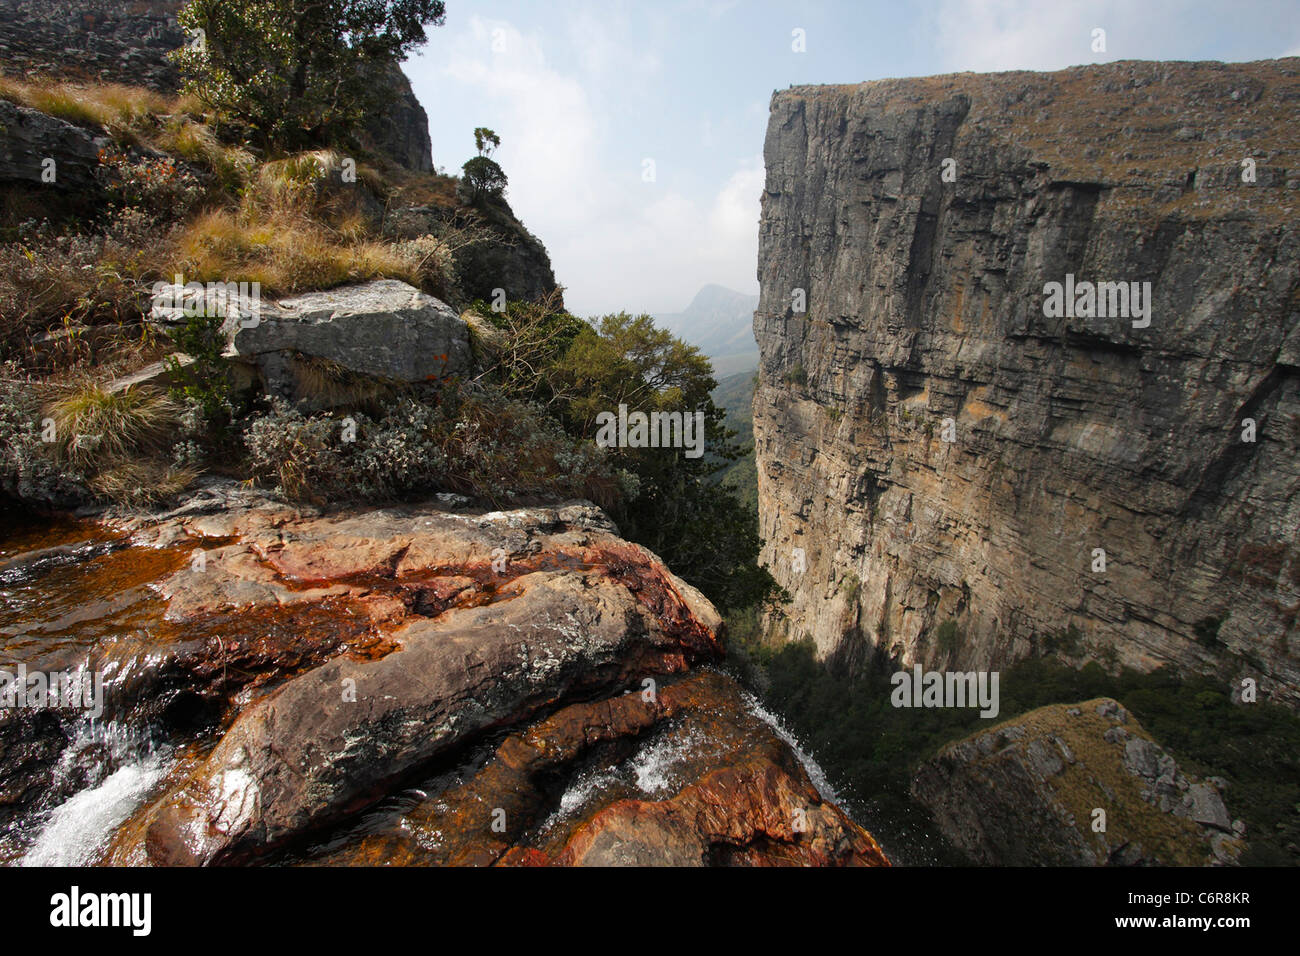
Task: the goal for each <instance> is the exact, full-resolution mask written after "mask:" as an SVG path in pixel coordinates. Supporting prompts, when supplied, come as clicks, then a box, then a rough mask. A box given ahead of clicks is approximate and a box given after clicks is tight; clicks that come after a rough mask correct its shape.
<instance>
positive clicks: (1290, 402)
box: [754, 59, 1300, 704]
mask: <svg viewBox="0 0 1300 956" xmlns="http://www.w3.org/2000/svg"><path fill="white" fill-rule="evenodd" d="M1298 114H1300V60H1298V59H1285V60H1276V61H1266V62H1258V63H1246V64H1220V63H1139V62H1121V63H1114V64H1108V65H1104V66H1090V67H1080V68H1074V69H1070V70H1065V71H1062V72H1059V73H1050V74H1035V73H1023V72H1021V73H1003V74H995V75H974V74H960V75H951V76H940V77H931V78H925V79H913V80H887V81H881V82H875V83H867V84H862V85H858V86H837V87H797V88H792V89H789V90H786V91H783V92H779V93H777V94H775V95H774V97H773V99H772V107H771V119H770V123H769V127H768V133H767V141H766V147H765V153H766V163H767V183H766V189H765V192H764V195H763V216H762V224H761V229H760V248H759V279H760V282H761V286H762V293H761V299H760V303H759V307H758V310H757V311H756V313H755V318H754V330H755V335H756V337H757V339H758V343H759V347H760V350H761V359H762V361H761V373H760V374H761V380H760V384H759V387H758V390H757V392H756V395H755V399H754V433H755V445H756V451H757V459H758V486H759V506H760V512H761V523H762V533H763V537H764V541H765V545H764V548H765V550H764V559H765V561H766V563H767V564H768V565H769V566H770V567H771V568H772V570H773V572H774V573H775V574H776V576H777V578H778V580H779V581H780V583H781V584H782V585H784V586H785V587H786V588H787V589H788V590H789V591H790V593H791V595H792V596H793V599H794V600H793V603H792V604H791V605H790V606H789V608H788V614H787V615H786V617H785V619H784V621H783V622H781V623H779V624H778V626H779V627H781V628H783V629H784V633H785V636H786V637H788V638H790V639H797V638H801V637H804V636H811V637H812V638H813V639H814V640H815V642H816V644H817V647H818V650H819V652H820V653H821V654H822V655H824V656H827V657H837V658H840V659H842V660H847V661H848V662H850V663H852V662H854V661H861V660H863V659H865V657H866V656H868V655H869V654H871V653H873V652H884V653H888V654H890V655H893V656H895V657H897V658H898V659H900V660H901V661H902V662H904V663H908V664H910V663H912V662H922V663H925V664H927V665H929V666H939V667H961V668H970V667H998V666H1002V665H1005V664H1007V663H1008V662H1010V661H1012V660H1015V659H1017V658H1020V657H1023V656H1026V655H1029V654H1032V653H1036V652H1042V651H1043V650H1045V649H1056V650H1057V651H1058V652H1059V653H1063V654H1065V655H1066V656H1067V657H1070V658H1071V659H1073V660H1076V661H1079V660H1083V659H1086V658H1091V659H1095V660H1099V661H1101V662H1103V663H1106V664H1108V665H1112V666H1113V665H1116V664H1127V665H1130V666H1135V667H1138V668H1142V669H1151V668H1154V667H1157V666H1159V665H1162V664H1166V663H1173V664H1177V665H1179V666H1181V667H1183V668H1184V669H1188V670H1196V671H1203V672H1212V673H1217V674H1220V675H1221V676H1222V677H1223V678H1224V679H1225V680H1233V681H1234V686H1237V685H1236V681H1238V680H1239V679H1240V678H1242V677H1247V676H1249V677H1253V678H1255V679H1256V680H1257V681H1258V683H1259V688H1260V691H1261V693H1262V694H1263V695H1265V696H1272V697H1274V698H1277V699H1282V700H1286V701H1289V702H1291V703H1293V704H1294V703H1297V702H1300V661H1297V653H1298V652H1300V638H1298V635H1297V627H1296V621H1297V611H1298V609H1300V545H1298V544H1297V528H1298V526H1300V495H1297V490H1298V489H1300V456H1298V455H1297V444H1298V443H1300V275H1298V271H1297V262H1298V261H1300V255H1298V253H1300V247H1298V245H1297V235H1296V228H1295V224H1296V213H1297V207H1298V206H1300V202H1298V200H1300V148H1298V147H1300V124H1297V118H1298ZM949 161H951V162H949ZM1067 277H1072V278H1067ZM1053 282H1056V283H1061V284H1062V285H1063V286H1066V285H1067V284H1071V283H1074V284H1076V285H1075V289H1076V291H1078V290H1085V289H1086V288H1087V287H1086V286H1085V285H1083V284H1084V283H1100V282H1115V283H1125V291H1136V292H1137V293H1138V294H1139V295H1142V298H1141V299H1140V300H1139V299H1136V298H1134V299H1131V300H1130V301H1129V302H1128V303H1127V305H1128V309H1127V310H1126V309H1125V308H1124V306H1125V303H1124V302H1123V301H1122V299H1121V294H1120V292H1119V290H1118V288H1115V289H1111V290H1104V291H1103V294H1102V296H1101V301H1100V303H1098V302H1096V301H1095V300H1094V302H1093V303H1092V307H1091V308H1090V307H1089V303H1088V302H1087V301H1086V299H1085V297H1084V296H1082V295H1080V296H1079V298H1077V299H1074V300H1072V301H1071V303H1070V306H1072V307H1073V308H1062V309H1059V310H1058V309H1054V308H1052V303H1050V302H1046V301H1045V300H1046V299H1047V298H1048V297H1047V295H1045V287H1046V286H1047V284H1048V283H1053ZM1132 283H1136V284H1137V285H1136V286H1132V285H1130V284H1132ZM1145 283H1149V286H1145V285H1144V284H1145ZM1147 289H1149V296H1150V298H1149V300H1148V299H1147V298H1146V296H1145V294H1144V293H1145V291H1146V290H1147ZM801 299H802V300H803V301H801ZM803 305H806V308H805V309H801V308H800V307H801V306H803ZM1139 305H1140V306H1141V308H1140V309H1139V308H1135V307H1136V306H1139ZM1148 305H1149V307H1150V308H1149V313H1148V314H1146V315H1143V314H1142V311H1143V310H1145V309H1147V306H1148ZM1252 430H1253V431H1252ZM1251 439H1253V440H1251ZM796 549H802V552H801V553H800V552H797V551H796ZM1103 552H1104V554H1103ZM1103 558H1104V565H1103V563H1102V560H1103ZM948 622H952V623H951V624H949V623H948Z"/></svg>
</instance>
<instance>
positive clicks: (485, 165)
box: [461, 126, 507, 204]
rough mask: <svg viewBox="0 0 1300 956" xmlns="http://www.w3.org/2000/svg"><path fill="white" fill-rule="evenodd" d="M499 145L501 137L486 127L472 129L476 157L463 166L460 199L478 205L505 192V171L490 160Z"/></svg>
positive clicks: (494, 161)
mask: <svg viewBox="0 0 1300 956" xmlns="http://www.w3.org/2000/svg"><path fill="white" fill-rule="evenodd" d="M500 145H501V137H500V136H498V135H497V134H496V133H494V132H492V130H490V129H488V128H487V127H486V126H479V127H476V128H475V129H474V146H475V147H476V148H477V149H478V155H477V156H475V157H474V158H473V159H471V160H468V161H467V162H466V163H465V165H464V166H462V167H461V169H462V170H464V173H465V175H464V177H463V178H462V179H461V186H462V187H463V188H462V198H464V199H465V200H467V201H468V202H471V203H475V204H478V203H480V202H482V201H483V200H484V199H485V198H487V197H494V198H495V197H497V196H500V195H501V194H502V193H503V192H505V188H506V185H507V180H506V174H505V171H504V170H503V169H502V168H501V167H500V166H499V165H497V162H496V160H494V159H492V153H493V152H494V151H495V150H496V148H497V147H498V146H500Z"/></svg>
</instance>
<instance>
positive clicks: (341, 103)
mask: <svg viewBox="0 0 1300 956" xmlns="http://www.w3.org/2000/svg"><path fill="white" fill-rule="evenodd" d="M444 19H445V4H444V3H443V0H190V2H188V3H187V4H186V5H185V7H184V8H183V9H182V10H181V12H180V13H179V14H178V16H177V20H178V21H179V23H180V25H181V26H182V27H183V28H184V29H185V30H186V31H187V32H188V33H189V35H190V40H189V42H188V43H187V44H186V46H185V47H183V48H182V49H180V50H177V51H176V52H175V53H173V54H172V57H173V59H174V60H175V62H176V63H177V65H178V66H179V67H180V70H181V73H182V75H183V76H184V87H183V88H184V91H185V92H186V93H189V94H192V95H193V96H195V97H197V98H198V99H199V100H200V101H201V102H202V103H203V104H204V105H206V106H208V107H209V108H211V109H213V110H216V111H217V112H218V113H220V114H223V115H225V116H226V117H228V118H230V119H233V120H235V121H237V122H239V123H242V124H244V125H245V126H247V127H248V128H249V129H250V130H251V131H252V133H253V134H254V136H255V138H256V139H258V140H260V141H261V145H263V146H267V147H269V146H279V147H283V148H297V147H302V146H308V145H320V144H323V143H329V142H337V141H339V140H340V139H342V138H344V137H345V136H346V135H347V134H348V133H349V132H350V131H351V130H352V129H354V128H355V127H356V125H357V124H358V123H359V122H360V121H361V119H362V118H363V117H364V116H365V115H366V113H367V112H368V111H370V110H372V109H375V108H377V107H378V106H379V105H380V104H379V103H378V102H377V100H376V98H377V96H378V95H380V93H381V91H382V87H383V84H381V83H377V82H376V79H377V77H379V76H380V75H381V74H382V71H383V70H385V69H387V68H389V67H391V65H392V64H395V63H397V62H400V61H401V60H402V59H404V58H405V57H406V54H407V53H408V52H409V51H410V50H411V49H412V48H413V47H416V46H418V45H420V44H421V43H423V42H425V39H426V36H425V32H424V31H425V27H427V26H430V25H433V26H441V25H442V23H443V22H444Z"/></svg>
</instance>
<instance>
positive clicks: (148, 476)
mask: <svg viewBox="0 0 1300 956" xmlns="http://www.w3.org/2000/svg"><path fill="white" fill-rule="evenodd" d="M200 474H202V472H201V471H200V470H199V469H197V468H190V467H177V466H175V465H165V464H163V463H162V462H159V461H157V460H151V459H146V460H143V461H122V462H117V463H115V464H113V465H112V466H110V467H109V468H107V469H105V470H104V471H101V472H100V473H99V474H97V475H96V476H95V477H94V479H93V480H92V481H91V482H90V488H91V490H92V491H94V492H95V493H96V494H97V495H99V496H100V497H102V498H107V499H108V500H109V501H111V502H113V503H114V504H117V505H121V506H123V507H128V508H136V507H140V506H141V505H151V504H157V503H159V502H163V501H170V500H171V499H173V498H175V497H176V496H177V495H179V494H180V493H181V492H182V491H184V490H185V489H187V488H189V487H190V486H191V485H193V484H194V482H195V480H196V479H197V478H198V477H199V475H200Z"/></svg>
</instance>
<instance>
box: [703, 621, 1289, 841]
mask: <svg viewBox="0 0 1300 956" xmlns="http://www.w3.org/2000/svg"><path fill="white" fill-rule="evenodd" d="M729 620H730V619H729ZM731 647H732V658H733V661H732V666H733V667H734V668H735V669H736V670H737V673H738V675H739V676H740V677H741V679H742V680H744V681H745V682H746V683H747V684H749V686H751V687H752V688H753V689H754V690H755V692H756V693H758V694H759V696H760V697H761V698H762V700H763V701H764V703H765V704H766V705H767V706H769V707H770V708H772V709H773V710H775V711H776V712H777V713H779V714H781V715H782V716H783V717H784V718H785V719H786V720H787V721H788V722H789V724H790V726H791V728H792V729H793V730H794V731H795V733H796V734H797V735H798V736H799V737H800V739H801V740H802V741H803V742H804V744H805V746H807V747H808V749H809V750H810V751H811V752H812V753H813V754H814V755H815V756H816V758H817V760H818V761H819V762H820V763H821V765H822V766H823V767H824V768H825V769H826V771H827V773H828V774H829V775H830V777H831V779H832V781H833V782H834V783H835V784H836V785H837V786H839V787H840V788H841V790H842V792H844V793H845V795H846V797H847V798H848V799H849V802H850V804H851V805H852V806H854V808H855V809H857V810H858V811H859V812H860V813H861V814H862V817H863V819H866V820H868V821H872V820H883V821H887V823H886V826H887V829H888V832H889V833H890V835H891V836H892V837H893V838H894V839H895V840H896V841H898V843H899V844H900V849H901V850H902V852H903V856H904V858H907V857H908V856H909V855H912V856H919V857H922V858H927V859H933V860H936V861H938V862H951V861H952V860H953V859H954V858H953V857H952V856H951V855H950V851H948V850H946V849H945V848H944V847H941V846H936V845H935V843H934V841H933V840H932V839H931V837H930V836H929V835H928V832H927V831H929V830H931V829H932V827H931V825H930V824H928V823H926V822H925V819H926V815H925V812H924V810H923V809H922V808H920V807H918V806H917V805H915V804H914V803H913V802H912V800H911V797H910V796H909V793H908V788H909V785H910V778H911V775H912V772H913V770H914V769H915V767H916V766H917V765H918V764H919V763H920V762H921V761H922V760H925V759H926V758H928V757H930V756H932V755H933V754H934V753H936V752H937V751H938V750H939V749H940V748H941V747H943V746H944V745H945V744H947V743H950V742H952V741H954V740H959V739H961V738H963V737H966V736H968V735H969V734H972V733H975V732H976V731H979V730H983V729H986V728H987V721H983V720H981V718H980V717H979V715H978V711H976V710H974V709H966V710H961V709H955V708H929V709H917V708H911V709H901V708H895V707H893V706H891V704H890V692H891V690H892V687H891V685H890V683H889V677H890V675H891V674H892V673H894V672H895V670H896V669H897V668H896V667H894V666H893V665H892V664H891V663H888V662H886V663H883V664H882V665H880V666H879V667H875V668H870V669H868V670H867V671H866V672H864V673H862V674H858V675H854V676H847V675H845V674H840V673H835V672H833V670H829V669H827V667H826V666H825V665H824V664H823V663H821V662H819V661H818V660H816V658H815V654H814V649H813V645H812V643H811V642H810V641H806V642H802V643H798V644H789V645H786V646H784V647H782V648H780V649H773V648H768V647H764V646H763V645H762V644H761V643H760V641H759V637H758V628H757V627H756V626H754V624H753V622H752V620H751V621H750V622H749V624H748V626H747V624H746V620H744V619H738V620H736V624H735V625H734V626H733V628H732V644H731ZM1000 692H1001V712H1000V714H999V720H1005V719H1008V718H1011V717H1014V716H1016V715H1018V714H1023V713H1025V712H1027V711H1030V710H1033V709H1035V708H1038V707H1042V706H1045V705H1048V704H1058V703H1075V702H1078V701H1083V700H1089V699H1091V698H1094V697H1114V698H1115V699H1117V700H1118V701H1120V702H1121V703H1122V704H1123V705H1124V706H1125V707H1126V708H1128V709H1129V710H1130V711H1132V712H1133V714H1134V715H1135V716H1136V717H1137V719H1138V720H1139V721H1140V722H1141V723H1142V725H1143V726H1144V727H1145V728H1146V730H1147V731H1148V732H1149V733H1150V734H1151V736H1152V737H1153V738H1154V739H1156V740H1157V741H1159V742H1160V743H1161V744H1162V745H1163V746H1164V747H1165V748H1166V749H1167V750H1168V751H1169V752H1170V753H1171V754H1173V755H1174V757H1175V759H1177V760H1178V762H1179V765H1180V766H1181V767H1182V768H1183V769H1184V770H1185V771H1186V772H1188V773H1190V774H1195V775H1198V776H1201V777H1206V776H1219V777H1222V778H1224V779H1225V780H1226V781H1227V782H1228V788H1227V790H1226V792H1225V797H1224V799H1225V801H1226V802H1227V805H1228V808H1229V811H1230V812H1231V813H1232V814H1233V815H1234V817H1240V818H1241V819H1242V820H1244V821H1245V822H1246V825H1247V837H1246V838H1247V841H1248V843H1249V844H1250V849H1249V850H1248V852H1247V855H1246V856H1245V857H1244V858H1243V861H1242V862H1243V863H1247V864H1256V865H1266V864H1268V865H1280V864H1287V865H1297V864H1300V715H1297V714H1295V713H1294V712H1292V711H1291V710H1290V709H1288V708H1286V707H1283V706H1281V705H1275V704H1267V703H1257V704H1234V703H1232V701H1231V700H1230V699H1229V696H1228V694H1227V692H1226V691H1225V689H1224V687H1223V685H1222V683H1220V682H1218V681H1215V680H1213V679H1212V678H1208V677H1181V676H1179V675H1178V674H1176V673H1173V672H1171V671H1169V670H1166V669H1162V670H1158V671H1155V672H1153V673H1150V674H1139V673H1137V672H1135V671H1131V670H1127V669H1125V670H1123V671H1122V672H1121V673H1118V674H1109V673H1107V672H1106V671H1105V670H1103V669H1102V667H1101V666H1099V665H1097V664H1089V665H1087V666H1086V667H1083V668H1082V669H1078V670H1076V669H1074V668H1071V667H1068V666H1066V665H1064V664H1061V663H1059V662H1057V661H1054V660H1051V659H1047V658H1035V659H1030V660H1026V661H1023V662H1021V663H1019V664H1016V665H1015V666H1013V667H1011V668H1009V669H1008V670H1005V671H1003V672H1002V675H1001V681H1000Z"/></svg>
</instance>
